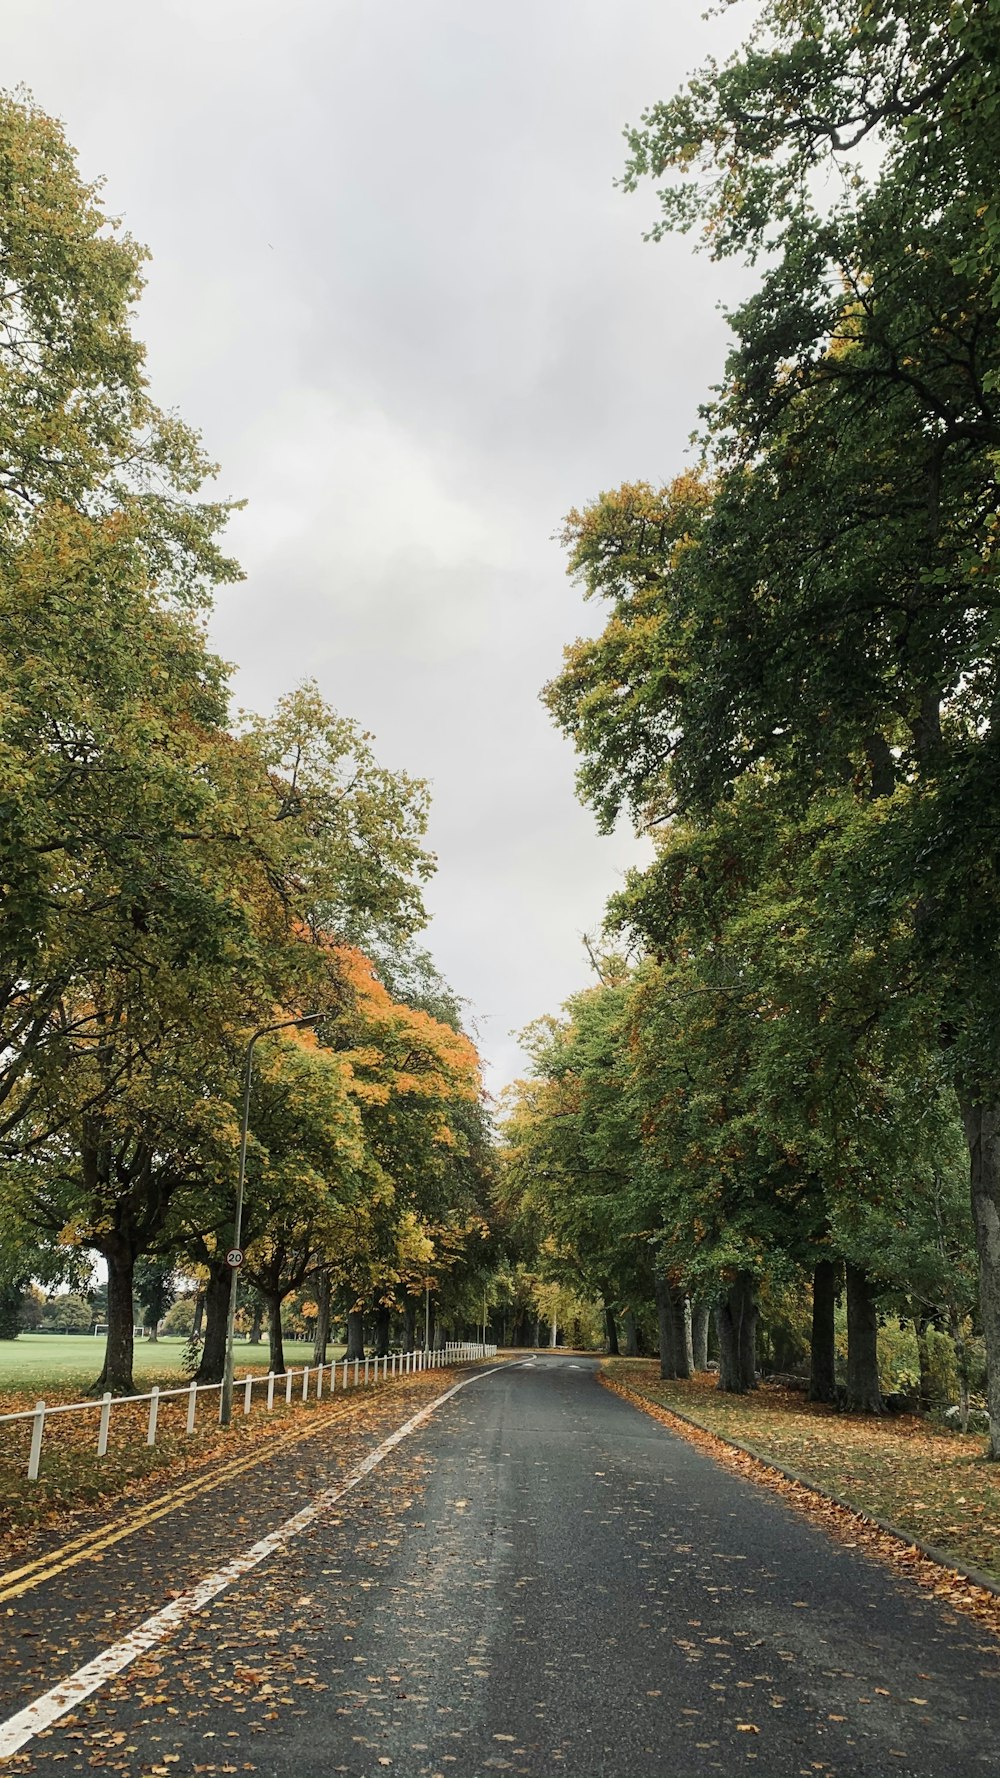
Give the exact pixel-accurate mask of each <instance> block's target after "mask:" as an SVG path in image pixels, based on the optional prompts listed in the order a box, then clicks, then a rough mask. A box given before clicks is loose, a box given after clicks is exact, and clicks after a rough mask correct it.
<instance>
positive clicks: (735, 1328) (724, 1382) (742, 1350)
mask: <svg viewBox="0 0 1000 1778" xmlns="http://www.w3.org/2000/svg"><path fill="white" fill-rule="evenodd" d="M758 1315H759V1310H758V1308H757V1301H756V1297H755V1295H754V1283H753V1276H752V1274H751V1273H750V1272H738V1273H737V1274H736V1277H735V1278H734V1279H733V1281H732V1283H731V1284H730V1286H729V1288H728V1290H727V1291H726V1294H725V1296H724V1297H723V1299H722V1301H721V1303H720V1304H719V1306H718V1308H717V1310H716V1312H715V1324H716V1330H717V1332H718V1335H719V1388H720V1389H723V1390H725V1391H726V1393H727V1394H729V1395H746V1393H747V1391H748V1390H750V1389H756V1387H757V1319H758Z"/></svg>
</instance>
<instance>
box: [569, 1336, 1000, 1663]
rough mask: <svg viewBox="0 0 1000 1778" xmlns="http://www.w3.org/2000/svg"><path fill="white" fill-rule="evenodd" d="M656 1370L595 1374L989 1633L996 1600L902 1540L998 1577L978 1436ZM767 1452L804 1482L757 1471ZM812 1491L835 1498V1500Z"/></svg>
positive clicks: (996, 1495)
mask: <svg viewBox="0 0 1000 1778" xmlns="http://www.w3.org/2000/svg"><path fill="white" fill-rule="evenodd" d="M658 1369H659V1367H658V1365H657V1364H656V1362H655V1361H650V1360H644V1359H612V1360H610V1361H609V1362H608V1363H606V1365H605V1367H604V1372H603V1381H605V1382H607V1383H608V1384H610V1386H611V1387H612V1388H614V1389H616V1390H618V1391H619V1392H620V1393H621V1394H624V1395H627V1396H629V1397H630V1398H632V1399H633V1400H635V1401H636V1402H637V1403H638V1404H639V1405H640V1406H642V1407H644V1408H645V1409H646V1410H647V1412H652V1413H653V1414H655V1415H656V1417H657V1418H658V1419H662V1420H663V1421H664V1422H665V1424H667V1425H669V1426H670V1427H671V1429H672V1430H673V1431H675V1432H678V1433H680V1434H681V1436H682V1437H685V1438H688V1439H690V1440H691V1441H692V1442H693V1443H696V1444H698V1445H700V1446H701V1447H702V1448H704V1449H707V1450H708V1451H709V1452H710V1454H711V1455H712V1456H713V1457H714V1458H716V1460H717V1461H719V1462H722V1463H725V1464H726V1466H727V1467H729V1468H732V1469H735V1470H737V1471H738V1472H739V1473H741V1474H743V1475H746V1476H748V1477H750V1478H751V1479H753V1480H754V1481H757V1482H760V1483H762V1484H763V1485H764V1486H766V1487H769V1488H772V1489H774V1490H775V1491H776V1492H778V1493H780V1494H781V1495H782V1496H783V1497H784V1498H785V1499H786V1500H788V1501H789V1502H790V1503H791V1504H792V1505H794V1506H796V1507H797V1508H798V1509H799V1510H801V1511H803V1512H806V1513H808V1514H809V1515H810V1516H811V1517H813V1518H818V1519H820V1520H821V1521H822V1522H823V1523H824V1524H825V1525H826V1526H827V1528H828V1529H829V1530H831V1531H833V1532H834V1533H835V1535H837V1536H838V1537H840V1538H841V1539H842V1540H843V1541H846V1542H848V1543H850V1544H852V1545H857V1546H862V1545H863V1546H864V1547H865V1548H866V1549H868V1550H870V1551H871V1552H872V1553H874V1554H876V1555H878V1556H880V1557H881V1558H882V1559H884V1560H888V1561H890V1562H892V1563H893V1565H894V1566H897V1567H903V1568H905V1569H906V1570H907V1571H908V1572H909V1573H910V1574H912V1575H913V1576H914V1578H916V1579H917V1580H919V1581H920V1582H921V1584H923V1585H925V1586H928V1587H930V1588H931V1589H932V1590H933V1591H934V1592H935V1593H936V1594H938V1595H940V1596H943V1597H946V1598H947V1599H948V1600H949V1601H950V1602H951V1603H952V1604H954V1605H955V1606H956V1607H958V1608H959V1609H961V1610H964V1611H972V1612H973V1613H974V1614H975V1615H976V1616H977V1617H979V1618H981V1619H983V1620H985V1621H988V1622H989V1623H990V1624H991V1625H992V1626H993V1627H994V1628H995V1629H997V1630H1000V1598H997V1597H995V1596H994V1595H993V1594H991V1593H989V1592H987V1591H985V1590H984V1589H983V1588H981V1587H977V1586H976V1585H975V1584H974V1583H973V1582H971V1581H967V1580H965V1579H964V1578H962V1577H961V1576H959V1575H956V1574H955V1573H954V1572H953V1571H949V1570H947V1569H943V1568H942V1567H941V1566H940V1564H938V1563H937V1562H935V1561H932V1560H929V1559H928V1558H927V1557H926V1556H925V1555H924V1554H923V1553H922V1551H921V1550H920V1549H918V1548H917V1547H915V1545H914V1544H912V1543H910V1542H908V1541H907V1540H909V1539H916V1540H919V1542H920V1543H922V1544H926V1545H929V1546H931V1547H933V1548H934V1549H935V1550H938V1551H940V1552H941V1553H942V1555H943V1556H944V1557H946V1558H950V1559H951V1560H953V1561H956V1562H958V1563H960V1564H961V1565H962V1566H964V1567H967V1568H972V1569H976V1570H977V1571H979V1572H980V1573H982V1574H985V1575H988V1576H990V1577H991V1578H993V1577H996V1579H997V1580H998V1581H1000V1473H998V1472H997V1468H996V1466H995V1465H993V1464H990V1463H988V1462H986V1460H985V1458H984V1455H983V1441H982V1439H981V1438H979V1437H971V1436H966V1437H963V1436H962V1435H961V1434H959V1433H952V1432H944V1431H942V1430H941V1429H940V1428H937V1427H934V1426H933V1425H932V1424H930V1423H928V1422H927V1421H925V1420H922V1419H919V1418H918V1417H917V1416H915V1415H900V1416H898V1417H895V1416H894V1417H892V1418H887V1419H884V1420H882V1419H873V1418H870V1417H867V1416H865V1417H862V1416H855V1415H849V1414H839V1413H837V1412H836V1411H834V1410H833V1409H831V1408H827V1407H823V1406H822V1405H820V1404H818V1403H814V1402H808V1401H806V1400H805V1398H804V1396H802V1395H800V1394H796V1393H794V1392H792V1391H790V1390H787V1389H782V1388H778V1387H775V1386H772V1385H769V1384H766V1383H765V1384H763V1385H762V1386H761V1388H760V1389H758V1390H756V1391H755V1392H754V1393H753V1394H752V1395H747V1396H733V1395H724V1394H722V1393H720V1391H719V1390H718V1389H717V1388H716V1384H715V1379H714V1377H709V1376H698V1377H692V1378H691V1379H689V1380H681V1379H675V1380H671V1381H666V1380H664V1379H662V1378H661V1377H660V1376H659V1375H658ZM671 1410H674V1411H671ZM681 1415H682V1416H684V1418H680V1417H679V1416H681ZM692 1422H693V1424H692ZM730 1439H732V1440H736V1441H738V1443H739V1444H741V1445H747V1446H750V1447H751V1448H752V1451H754V1452H758V1453H759V1454H760V1458H761V1459H763V1461H758V1460H757V1459H756V1458H755V1457H754V1456H752V1455H748V1454H746V1453H745V1452H742V1451H738V1450H734V1449H733V1447H732V1446H731V1445H730V1444H727V1443H725V1442H723V1441H725V1440H730ZM768 1460H770V1461H771V1462H773V1463H778V1464H781V1465H782V1466H783V1467H784V1468H786V1469H790V1470H794V1471H796V1472H797V1473H798V1474H799V1475H800V1476H801V1477H802V1478H803V1482H804V1483H806V1484H807V1485H805V1486H803V1485H801V1484H800V1483H798V1482H796V1481H792V1480H789V1479H788V1478H787V1477H785V1476H782V1475H781V1474H780V1473H778V1472H777V1471H775V1470H774V1469H770V1468H768V1467H767V1462H768ZM809 1483H812V1484H813V1487H812V1488H811V1487H809V1486H808V1484H809ZM814 1489H821V1490H828V1491H829V1493H831V1494H836V1495H838V1496H839V1497H840V1500H841V1501H843V1502H844V1503H845V1505H843V1506H841V1505H838V1504H837V1503H836V1502H834V1501H832V1500H828V1499H826V1498H824V1496H823V1494H822V1493H817V1492H815V1491H814ZM861 1514H870V1515H872V1517H874V1518H879V1519H882V1520H885V1521H886V1522H887V1523H888V1524H890V1525H892V1526H893V1527H895V1529H896V1530H897V1531H898V1533H899V1534H900V1535H899V1536H898V1537H896V1536H890V1535H888V1534H887V1533H886V1532H884V1531H882V1530H880V1529H879V1527H878V1526H876V1525H874V1524H872V1523H871V1522H870V1520H867V1519H865V1518H862V1517H860V1516H859V1515H861Z"/></svg>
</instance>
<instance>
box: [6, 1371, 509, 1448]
mask: <svg viewBox="0 0 1000 1778" xmlns="http://www.w3.org/2000/svg"><path fill="white" fill-rule="evenodd" d="M496 1351H497V1349H496V1347H495V1346H484V1345H481V1344H479V1345H477V1344H475V1343H469V1342H464V1343H462V1342H459V1343H454V1344H451V1345H447V1346H444V1347H439V1348H436V1349H435V1350H434V1351H430V1352H392V1353H389V1354H387V1355H386V1356H385V1357H384V1358H373V1357H370V1356H369V1357H368V1358H354V1359H347V1358H338V1359H331V1361H330V1363H329V1364H307V1365H304V1366H303V1367H302V1369H301V1370H286V1371H280V1372H278V1373H277V1374H276V1373H275V1372H274V1371H268V1372H267V1374H266V1375H264V1376H262V1375H255V1376H249V1377H239V1378H238V1379H237V1381H236V1383H235V1385H234V1388H233V1395H234V1399H238V1398H239V1396H240V1395H241V1394H242V1397H243V1412H244V1414H249V1412H250V1409H251V1407H252V1405H253V1392H254V1390H255V1389H258V1390H259V1389H263V1390H265V1391H266V1398H265V1399H266V1407H267V1411H268V1413H271V1412H272V1411H273V1408H274V1397H275V1389H276V1387H277V1386H278V1385H279V1384H284V1398H285V1401H286V1403H288V1404H289V1405H290V1404H291V1402H292V1400H293V1397H294V1396H295V1395H296V1393H298V1392H299V1390H300V1392H301V1399H302V1401H309V1400H313V1401H321V1400H322V1398H323V1395H324V1393H326V1394H327V1395H334V1394H336V1391H337V1387H338V1385H337V1374H338V1372H339V1373H340V1377H341V1381H340V1388H341V1390H344V1389H349V1388H354V1389H358V1388H364V1387H366V1386H369V1385H372V1384H375V1383H379V1382H382V1383H384V1382H385V1381H386V1380H387V1379H388V1378H391V1377H409V1376H417V1375H418V1374H419V1373H420V1372H421V1371H426V1370H437V1369H438V1368H439V1367H440V1366H442V1365H449V1364H466V1363H469V1362H470V1361H472V1360H475V1359H479V1358H495V1357H496ZM310 1390H311V1392H312V1393H311V1394H310ZM221 1393H222V1384H221V1383H193V1382H192V1383H186V1384H184V1385H183V1387H182V1388H180V1389H161V1388H160V1387H159V1385H158V1384H156V1383H154V1385H153V1387H152V1389H150V1390H149V1392H148V1394H146V1395H115V1396H113V1395H111V1394H110V1393H108V1394H107V1395H102V1396H101V1397H99V1398H98V1399H97V1400H94V1401H68V1402H60V1403H58V1404H57V1405H55V1406H51V1407H49V1406H47V1405H46V1403H45V1402H44V1401H36V1403H35V1405H34V1407H33V1408H25V1409H24V1410H23V1411H22V1412H21V1413H18V1414H0V1426H2V1425H12V1424H13V1423H14V1422H16V1421H25V1420H30V1421H31V1448H30V1451H29V1454H28V1480H29V1481H30V1482H36V1481H37V1480H38V1471H39V1466H40V1464H41V1461H42V1440H43V1439H44V1437H45V1427H46V1424H47V1422H48V1421H49V1420H51V1419H52V1418H53V1417H54V1416H55V1415H56V1414H87V1413H90V1414H97V1415H99V1419H98V1424H97V1455H98V1457H104V1456H106V1454H107V1449H108V1436H109V1434H110V1431H111V1411H112V1409H113V1408H114V1407H130V1408H132V1407H135V1406H136V1405H137V1403H139V1402H143V1401H148V1403H149V1414H148V1418H147V1421H146V1443H147V1445H155V1444H156V1428H157V1422H158V1420H159V1412H160V1403H161V1401H167V1400H169V1399H170V1398H171V1397H174V1396H185V1397H186V1398H187V1415H186V1423H185V1429H186V1431H187V1432H189V1433H191V1432H193V1431H194V1429H195V1420H196V1416H197V1412H198V1403H199V1401H201V1400H203V1399H204V1398H205V1397H206V1396H211V1395H213V1394H214V1395H218V1396H219V1397H220V1404H219V1405H220V1410H221Z"/></svg>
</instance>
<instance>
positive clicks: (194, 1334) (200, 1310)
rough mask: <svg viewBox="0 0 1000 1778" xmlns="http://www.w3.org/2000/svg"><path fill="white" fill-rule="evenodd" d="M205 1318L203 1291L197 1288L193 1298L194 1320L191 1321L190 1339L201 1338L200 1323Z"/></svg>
mask: <svg viewBox="0 0 1000 1778" xmlns="http://www.w3.org/2000/svg"><path fill="white" fill-rule="evenodd" d="M204 1319H205V1292H204V1290H199V1292H198V1294H197V1296H196V1297H195V1299H194V1320H193V1321H192V1323H191V1338H192V1340H200V1339H201V1324H202V1322H203V1321H204Z"/></svg>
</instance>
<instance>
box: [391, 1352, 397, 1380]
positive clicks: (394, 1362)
mask: <svg viewBox="0 0 1000 1778" xmlns="http://www.w3.org/2000/svg"><path fill="white" fill-rule="evenodd" d="M392 1374H393V1376H395V1375H396V1354H395V1352H394V1353H393V1355H392Z"/></svg>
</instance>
